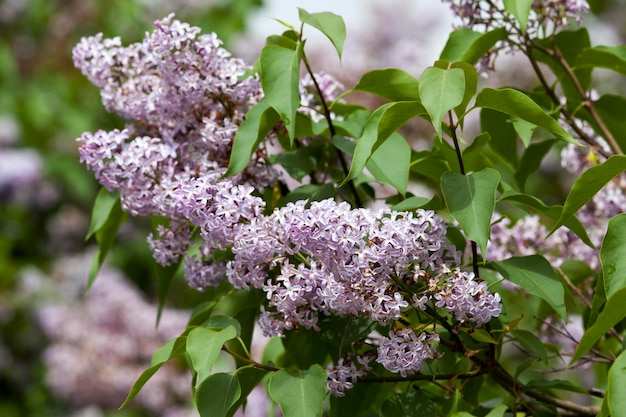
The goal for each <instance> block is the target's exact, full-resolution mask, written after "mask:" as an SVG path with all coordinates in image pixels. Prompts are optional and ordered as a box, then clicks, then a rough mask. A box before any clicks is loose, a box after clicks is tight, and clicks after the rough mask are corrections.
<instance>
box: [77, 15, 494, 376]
mask: <svg viewBox="0 0 626 417" xmlns="http://www.w3.org/2000/svg"><path fill="white" fill-rule="evenodd" d="M155 25H156V27H157V30H156V31H155V32H154V33H153V34H152V35H148V36H147V37H146V39H145V40H144V41H143V42H142V43H138V44H134V45H130V46H128V47H122V46H121V41H120V40H119V39H118V38H116V39H109V40H105V39H103V38H102V35H97V36H95V37H92V38H86V39H83V41H81V43H80V44H79V45H78V46H77V47H76V48H75V50H74V59H75V62H76V65H77V67H78V68H80V69H81V70H82V71H83V73H84V74H85V75H86V76H87V77H88V78H89V79H90V80H91V81H92V82H93V83H94V84H95V85H96V86H98V87H100V88H101V90H102V99H103V102H104V104H105V106H106V107H107V109H109V110H110V111H113V112H116V113H118V114H120V115H122V116H123V117H126V118H128V119H131V120H135V121H136V123H135V124H129V125H128V126H127V127H126V128H125V129H123V130H115V131H112V132H103V131H99V132H96V133H95V134H91V133H86V134H84V135H83V136H82V137H81V139H80V141H81V142H82V146H81V148H80V152H81V160H82V161H83V162H85V163H86V164H87V166H88V167H89V168H90V169H91V170H93V171H94V173H95V176H96V178H97V179H98V180H99V181H100V182H101V183H102V185H103V186H105V187H106V188H107V189H109V190H110V191H113V190H118V191H119V193H120V198H121V202H122V207H123V209H124V210H126V211H128V212H130V213H131V214H133V215H140V216H162V217H166V218H168V219H170V223H169V224H167V225H163V226H160V227H159V228H157V230H156V234H153V235H151V236H150V237H149V244H150V247H151V249H152V250H153V253H154V256H155V258H156V260H157V261H158V262H159V263H160V264H162V265H169V264H171V263H173V262H175V261H176V260H177V259H178V258H179V257H180V255H182V254H184V253H188V250H189V248H190V246H191V244H192V243H191V242H192V229H196V230H197V231H198V232H197V233H198V235H199V237H200V238H201V243H199V246H198V247H197V249H198V251H196V252H197V253H196V252H194V253H196V254H188V255H187V257H186V259H185V261H184V266H185V273H186V278H187V280H188V282H189V285H190V286H192V287H193V288H195V289H198V290H202V289H204V288H205V287H207V286H214V285H217V284H218V283H219V282H220V280H221V279H223V277H224V276H225V277H226V278H227V279H228V280H229V281H230V283H231V284H232V285H233V286H234V287H235V288H239V289H250V288H257V289H261V290H263V291H264V292H265V293H266V297H267V303H266V305H264V306H262V307H261V316H260V319H259V324H260V327H261V328H262V330H263V332H264V333H265V335H270V336H274V335H278V336H282V335H283V334H284V332H285V331H291V330H298V329H300V328H307V329H315V330H320V324H319V319H320V316H321V315H326V316H330V315H334V316H344V317H345V316H347V317H357V316H360V315H365V316H367V317H369V318H370V319H372V320H374V321H376V322H378V323H379V324H381V325H388V324H390V323H391V322H392V321H394V320H397V319H399V318H400V316H401V314H402V313H403V312H405V311H406V310H408V309H409V308H412V307H413V306H416V307H414V308H419V309H422V310H424V309H426V307H427V306H429V307H430V308H436V307H437V305H438V304H440V306H441V307H442V308H444V309H445V310H446V311H447V312H448V313H449V315H450V317H452V318H453V319H454V320H461V321H464V322H472V323H475V324H476V325H481V324H484V323H486V322H487V321H489V319H490V318H491V317H496V316H498V315H499V313H500V309H501V306H500V299H499V297H498V296H497V295H493V294H491V293H489V292H488V291H487V290H486V288H485V286H484V285H483V284H480V283H478V282H475V281H473V280H472V276H471V275H470V274H465V273H462V272H460V271H458V265H459V264H460V253H459V252H458V251H457V250H456V249H455V248H454V246H452V245H451V244H450V243H449V242H448V240H447V238H446V226H445V222H444V221H443V220H442V219H441V218H439V217H438V216H437V215H436V214H435V213H434V212H432V211H425V210H418V211H417V212H416V213H409V212H394V211H391V210H388V209H384V210H380V211H378V212H374V211H372V210H369V209H364V208H360V209H352V208H351V207H350V206H349V205H348V204H347V203H337V202H335V201H333V200H325V201H321V202H311V203H310V206H308V204H309V203H308V202H306V201H299V202H296V203H289V204H288V205H287V206H285V207H282V208H277V209H275V210H274V211H273V212H272V213H271V214H269V215H265V214H264V210H265V202H264V201H263V200H262V199H261V198H259V197H257V196H256V195H255V194H254V193H255V191H262V189H263V187H265V186H268V185H270V184H272V182H273V181H275V179H276V177H275V174H273V171H272V169H271V168H269V167H267V166H266V165H265V154H264V152H263V150H261V151H260V152H258V153H256V154H255V155H257V159H255V160H253V161H252V163H251V164H250V165H249V169H248V170H246V171H244V172H243V173H242V174H240V175H237V176H235V177H231V178H227V179H224V178H222V175H223V174H224V172H225V170H226V166H227V164H228V161H229V159H230V154H229V153H230V148H231V146H232V140H233V138H234V135H235V134H236V132H237V129H238V126H239V124H240V123H241V121H242V120H243V117H244V115H245V113H246V111H247V110H248V109H249V108H250V107H251V106H252V105H253V104H255V103H256V102H258V101H259V100H260V99H262V92H261V90H260V85H259V82H258V79H257V78H256V77H255V76H250V77H247V78H245V77H243V74H244V72H245V70H247V69H248V67H247V66H245V65H244V64H243V63H242V62H241V61H239V60H236V59H234V58H232V57H231V56H230V54H229V53H228V52H227V51H225V50H223V49H222V48H221V47H220V46H219V45H220V43H219V41H218V40H217V38H215V36H214V35H199V29H198V28H193V27H190V26H189V25H187V24H184V23H181V22H178V21H176V20H173V19H172V16H170V17H168V18H166V19H164V20H162V21H157V22H156V23H155ZM316 80H317V81H318V82H319V83H320V87H321V89H322V90H323V94H324V96H325V98H326V99H329V100H332V99H334V98H336V93H337V90H338V88H339V86H338V85H337V83H335V82H333V80H332V79H331V78H329V77H327V76H325V75H319V76H316ZM302 88H303V89H305V91H307V90H308V89H310V81H309V82H308V84H307V82H306V80H305V82H304V84H303V87H302ZM304 102H305V104H306V105H308V106H313V107H318V106H319V103H317V102H315V100H314V98H313V97H312V96H310V95H306V94H305V95H304ZM307 111H308V112H309V114H312V113H310V111H311V109H308V110H307ZM218 251H230V252H231V253H232V259H230V260H228V261H220V260H218V259H216V257H215V255H216V254H217V253H218ZM453 271H454V272H453ZM461 293H464V294H463V296H461V295H460V294H461ZM399 335H400V336H397V337H395V338H392V339H382V343H383V348H382V350H380V352H382V353H381V354H380V355H379V358H378V360H379V361H382V362H384V363H386V364H387V365H385V366H386V367H387V368H388V369H390V370H392V369H395V371H394V372H397V371H400V370H399V369H397V368H396V367H394V365H392V362H393V361H394V360H396V361H397V360H400V359H398V358H396V359H393V357H392V356H393V355H398V354H399V353H398V352H399V350H398V349H400V348H401V347H402V346H404V345H402V343H405V342H406V343H408V345H407V346H409V345H410V346H411V347H413V346H420V347H421V349H422V350H421V353H419V352H418V353H416V355H417V356H413V357H412V358H410V360H409V363H408V368H407V369H406V370H404V371H402V372H404V373H403V375H405V374H406V372H416V371H417V370H419V367H421V364H422V362H423V361H424V360H425V359H428V358H434V357H435V356H436V354H435V350H434V347H432V346H431V347H430V348H428V347H426V346H427V344H429V343H432V342H433V341H434V340H435V335H426V333H421V334H420V335H415V334H413V336H412V337H411V336H410V335H408V334H404V333H399ZM399 337H400V338H404V339H403V340H404V342H401V341H400V339H399ZM413 339H414V340H413ZM390 349H391V350H390ZM393 349H395V350H393ZM429 349H430V350H429ZM381 355H383V356H381ZM398 363H399V362H398ZM362 366H365V365H362ZM362 369H365V368H362Z"/></svg>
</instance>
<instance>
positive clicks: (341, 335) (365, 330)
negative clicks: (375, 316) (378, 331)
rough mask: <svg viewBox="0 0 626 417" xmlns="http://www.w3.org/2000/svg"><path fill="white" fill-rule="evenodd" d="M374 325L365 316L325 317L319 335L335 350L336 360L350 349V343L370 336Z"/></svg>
mask: <svg viewBox="0 0 626 417" xmlns="http://www.w3.org/2000/svg"><path fill="white" fill-rule="evenodd" d="M375 325H376V323H375V322H374V321H372V320H371V319H370V318H368V317H366V316H362V315H361V316H358V317H337V316H330V317H325V318H324V319H323V322H322V323H321V326H320V327H321V329H322V330H321V332H320V335H321V337H322V338H323V339H324V341H325V342H326V343H328V344H330V345H332V346H334V347H336V348H337V358H339V357H340V356H341V355H343V354H344V353H346V352H349V351H350V350H351V349H352V343H354V342H356V341H357V340H360V339H363V338H364V337H365V336H367V335H368V334H370V333H371V332H372V330H373V328H374V326H375Z"/></svg>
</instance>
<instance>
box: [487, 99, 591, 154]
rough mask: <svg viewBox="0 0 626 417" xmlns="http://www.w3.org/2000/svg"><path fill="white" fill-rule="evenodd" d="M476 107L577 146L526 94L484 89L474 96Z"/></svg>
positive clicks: (557, 123)
mask: <svg viewBox="0 0 626 417" xmlns="http://www.w3.org/2000/svg"><path fill="white" fill-rule="evenodd" d="M476 107H481V108H488V109H492V110H497V111H499V112H502V113H505V114H508V115H510V116H515V117H519V118H520V119H522V120H526V121H527V122H530V123H532V124H534V125H536V126H538V127H540V128H542V129H545V130H547V131H548V132H551V133H553V134H555V135H556V137H558V138H559V139H561V140H564V141H566V142H569V143H573V144H576V145H579V143H578V142H577V141H576V140H575V139H574V138H572V137H571V136H570V134H569V133H567V131H566V130H565V129H564V128H563V127H562V126H561V125H560V124H559V122H557V121H556V120H554V119H553V118H552V117H550V115H548V114H547V113H546V112H545V111H544V110H543V109H542V108H541V107H540V106H539V105H538V104H537V103H535V102H534V101H533V100H532V99H531V98H530V97H528V96H527V95H526V94H524V93H522V92H520V91H517V90H514V89H512V88H502V89H497V90H496V89H493V88H485V89H483V90H482V91H481V92H480V93H478V95H477V96H476Z"/></svg>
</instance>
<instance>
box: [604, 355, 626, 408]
mask: <svg viewBox="0 0 626 417" xmlns="http://www.w3.org/2000/svg"><path fill="white" fill-rule="evenodd" d="M625 384H626V351H623V352H622V353H620V355H619V356H618V357H617V359H615V362H613V365H611V369H609V380H608V389H607V393H606V395H607V402H608V406H609V411H610V412H611V415H612V416H622V415H625V414H626V395H624V386H626V385H625Z"/></svg>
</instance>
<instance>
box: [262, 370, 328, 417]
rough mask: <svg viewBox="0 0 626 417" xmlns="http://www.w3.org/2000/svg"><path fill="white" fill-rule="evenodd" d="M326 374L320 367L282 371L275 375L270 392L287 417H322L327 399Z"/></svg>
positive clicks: (269, 385)
mask: <svg viewBox="0 0 626 417" xmlns="http://www.w3.org/2000/svg"><path fill="white" fill-rule="evenodd" d="M326 378H327V376H326V372H324V369H323V368H322V367H321V366H320V365H313V366H311V367H310V368H309V369H308V370H306V371H290V370H286V369H281V370H280V371H278V372H276V373H274V374H273V375H272V377H271V379H270V381H269V384H268V392H269V395H270V397H271V398H272V400H274V401H276V402H277V403H278V404H279V405H280V408H281V410H282V412H283V415H284V416H285V417H320V416H321V415H322V411H323V408H324V399H325V397H326Z"/></svg>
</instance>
